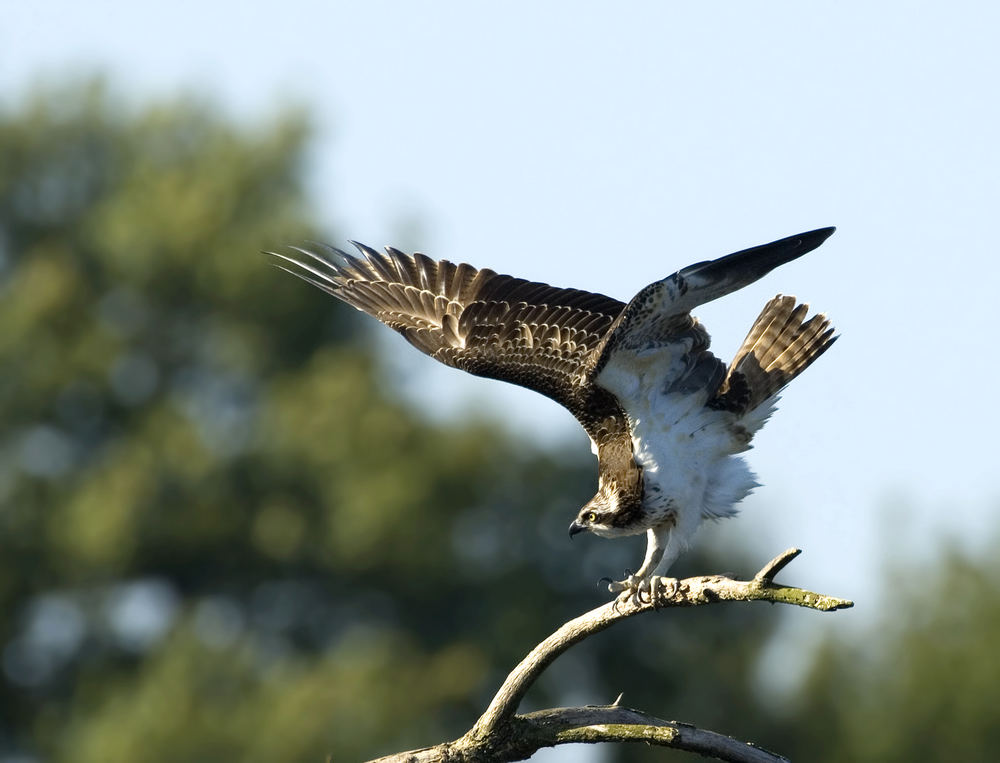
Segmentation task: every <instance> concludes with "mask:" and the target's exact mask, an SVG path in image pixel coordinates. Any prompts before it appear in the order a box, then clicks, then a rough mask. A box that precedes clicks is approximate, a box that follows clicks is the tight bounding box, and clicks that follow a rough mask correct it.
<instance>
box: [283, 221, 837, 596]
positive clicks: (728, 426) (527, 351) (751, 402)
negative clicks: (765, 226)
mask: <svg viewBox="0 0 1000 763" xmlns="http://www.w3.org/2000/svg"><path fill="white" fill-rule="evenodd" d="M833 231H834V229H833V228H822V229H819V230H815V231H810V232H808V233H801V234H799V235H797V236H791V237H789V238H784V239H781V240H779V241H774V242H772V243H770V244H764V245H763V246H758V247H754V248H752V249H746V250H744V251H741V252H736V253H735V254H730V255H727V256H725V257H721V258H719V259H716V260H711V261H707V262H699V263H696V264H694V265H689V266H688V267H686V268H683V269H681V270H679V271H677V272H676V273H674V274H673V275H670V276H667V277H666V278H664V279H663V280H661V281H656V282H655V283H652V284H650V285H649V286H647V287H645V288H644V289H642V290H641V291H640V292H639V293H638V294H637V295H636V296H635V297H633V298H632V299H631V300H630V301H629V302H628V303H627V304H626V303H624V302H620V301H618V300H616V299H613V298H611V297H606V296H604V295H603V294H593V293H590V292H587V291H581V290H579V289H563V288H557V287H554V286H549V285H547V284H542V283H534V282H531V281H526V280H524V279H522V278H514V277H512V276H508V275H499V274H497V273H495V272H494V271H492V270H489V269H477V268H474V267H472V266H471V265H466V264H461V265H455V264H453V263H451V262H448V261H447V260H440V261H435V260H432V259H430V258H429V257H426V256H425V255H423V254H419V253H417V254H413V255H408V254H404V253H403V252H400V251H398V250H396V249H393V248H391V247H390V248H387V249H386V251H385V253H384V254H383V253H380V252H377V251H375V250H374V249H371V248H369V247H367V246H364V245H363V244H357V243H355V244H354V246H355V247H356V248H357V250H358V252H359V256H354V255H350V254H347V253H346V252H343V251H340V250H339V249H335V248H332V247H326V246H316V247H313V248H298V247H296V248H292V249H290V250H288V251H287V252H283V253H279V252H271V253H270V254H272V255H273V256H274V257H276V258H277V264H278V265H279V267H282V268H283V269H285V270H287V271H289V272H290V273H293V274H294V275H296V276H298V277H300V278H303V279H304V280H306V281H308V282H309V283H311V284H313V285H314V286H317V287H319V288H320V289H322V290H323V291H325V292H327V293H329V294H331V295H333V296H334V297H337V298H338V299H340V300H342V301H344V302H346V303H348V304H349V305H352V306H353V307H355V308H357V309H358V310H362V311H364V312H366V313H369V314H370V315H373V316H374V317H376V318H378V319H379V320H380V321H382V322H383V323H385V324H386V325H387V326H389V327H390V328H392V329H395V330H396V331H398V332H399V333H400V334H402V335H403V336H404V337H406V339H407V341H409V342H410V344H412V345H413V346H414V347H416V348H417V349H419V350H421V351H422V352H425V353H426V354H428V355H430V356H431V357H433V358H437V359H438V360H440V361H441V362H442V363H445V364H447V365H449V366H453V367H455V368H461V369H463V370H465V371H468V372H469V373H472V374H476V375H477V376H486V377H490V378H493V379H500V380H502V381H507V382H511V383H514V384H519V385H521V386H523V387H527V388H529V389H533V390H535V391H537V392H541V393H542V394H543V395H546V396H548V397H550V398H552V399H553V400H555V401H556V402H558V403H560V404H561V405H563V406H565V407H566V408H567V409H568V410H569V411H570V412H571V413H572V414H573V415H574V416H575V417H576V418H577V420H578V421H579V422H580V423H581V424H582V425H583V428H584V429H585V430H586V432H587V434H588V436H589V437H590V440H591V443H592V447H593V450H594V452H595V453H596V455H597V458H598V491H597V494H596V495H595V496H594V497H593V498H592V499H591V500H590V501H588V502H587V504H586V505H585V506H584V507H583V508H582V509H581V510H580V512H579V513H578V515H577V517H576V519H574V520H573V523H572V524H571V525H570V535H571V536H572V535H575V534H576V533H579V532H584V531H590V532H593V533H595V534H596V535H599V536H602V537H615V536H619V535H635V534H638V533H643V532H645V533H646V534H647V541H648V542H647V550H646V556H645V559H644V560H643V563H642V565H641V566H640V568H639V570H638V571H637V572H636V573H635V574H634V575H630V576H628V577H627V578H626V579H625V580H621V581H617V582H613V583H612V584H611V586H610V588H611V590H612V591H622V592H624V594H623V595H628V596H633V597H639V596H641V595H648V596H653V595H662V590H660V591H658V586H661V587H662V584H663V579H662V578H660V577H659V576H658V574H659V573H663V572H665V571H666V570H667V569H668V568H669V566H670V565H671V564H672V563H673V562H674V560H675V559H676V558H677V556H678V555H679V554H680V553H681V552H682V551H683V550H684V549H685V548H687V546H688V545H689V543H690V541H691V539H692V537H693V536H694V533H695V531H696V530H697V528H698V526H699V525H700V524H701V522H702V521H703V520H704V519H706V518H718V517H728V516H732V515H733V514H735V513H736V511H737V509H736V504H737V503H738V502H739V501H741V500H742V499H743V498H745V497H746V496H747V495H748V494H749V493H750V491H751V490H752V489H753V488H754V487H755V486H756V485H757V483H756V481H755V479H754V475H753V474H752V473H751V472H750V469H749V468H748V466H747V465H746V462H745V461H744V460H743V458H741V457H740V456H739V455H738V454H740V453H741V452H743V451H745V450H746V449H747V448H749V446H750V441H751V439H752V438H753V436H754V434H755V433H756V432H757V431H758V430H759V429H760V428H761V427H762V426H763V425H764V422H765V421H766V420H767V418H768V417H769V416H770V415H771V413H773V411H774V408H775V403H776V402H777V399H778V394H779V393H780V391H781V389H782V388H783V387H784V386H785V385H786V384H788V382H790V381H791V380H792V379H794V378H795V377H796V376H798V375H799V374H800V373H802V371H803V370H805V369H806V368H807V367H808V366H809V365H810V364H811V363H812V362H813V361H814V360H816V358H818V357H819V356H820V355H821V354H823V352H825V351H826V350H827V349H828V348H829V347H830V345H831V344H832V343H833V342H834V340H835V339H836V337H835V336H834V331H833V328H832V327H831V326H830V323H829V321H828V320H827V318H826V317H825V316H823V315H813V316H812V317H811V318H807V317H806V316H807V314H808V311H809V308H808V306H807V305H803V304H798V303H797V301H796V299H795V298H794V297H788V296H781V295H779V296H777V297H775V298H774V299H772V300H771V301H770V302H768V303H767V304H766V305H765V306H764V309H763V310H762V311H761V313H760V315H759V316H758V317H757V320H756V321H754V323H753V325H752V326H751V328H750V332H749V334H748V335H747V338H746V340H745V341H744V342H743V345H742V346H741V347H740V349H739V350H738V351H737V353H736V357H735V358H734V360H733V361H732V363H730V364H729V365H728V366H727V365H726V364H725V363H723V362H722V361H721V360H719V359H718V358H716V357H715V356H714V355H712V353H711V352H709V349H708V347H709V335H708V332H707V331H705V329H704V328H703V327H702V325H701V324H700V323H699V322H698V321H697V319H695V318H694V317H693V316H692V315H691V311H692V310H693V309H694V308H696V307H698V306H699V305H702V304H704V303H706V302H709V301H711V300H714V299H717V298H719V297H722V296H724V295H726V294H729V293H730V292H733V291H736V290H737V289H740V288H742V287H744V286H747V285H748V284H750V283H752V282H754V281H756V280H758V279H759V278H762V277H763V276H765V275H766V274H767V273H769V272H770V271H771V270H773V269H774V268H776V267H778V266H779V265H783V264H784V263H786V262H790V261H791V260H794V259H796V258H797V257H801V256H802V255H803V254H806V253H807V252H809V251H812V250H813V249H815V248H816V247H818V246H819V245H820V244H822V243H823V242H824V241H825V240H826V239H827V238H828V237H829V236H830V235H831V234H832V233H833Z"/></svg>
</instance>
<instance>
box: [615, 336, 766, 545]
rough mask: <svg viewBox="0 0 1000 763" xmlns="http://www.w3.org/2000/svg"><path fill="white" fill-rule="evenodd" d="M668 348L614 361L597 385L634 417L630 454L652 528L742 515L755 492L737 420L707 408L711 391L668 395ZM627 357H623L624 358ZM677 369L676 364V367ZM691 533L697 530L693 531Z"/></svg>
mask: <svg viewBox="0 0 1000 763" xmlns="http://www.w3.org/2000/svg"><path fill="white" fill-rule="evenodd" d="M669 355H670V348H657V349H655V350H651V351H647V352H645V353H637V354H634V355H625V354H624V353H623V354H621V355H619V356H618V357H616V358H614V359H612V362H609V363H608V365H607V366H605V368H604V369H602V371H601V373H600V374H599V375H598V377H597V379H596V381H597V383H598V384H600V385H601V386H602V387H604V388H605V389H607V390H608V391H609V392H611V393H612V394H614V395H615V396H616V397H617V398H618V401H619V403H620V404H621V405H622V407H623V408H624V409H625V412H626V413H627V414H628V417H629V424H630V428H631V431H632V448H633V455H634V457H635V460H636V463H637V464H638V465H639V466H641V467H642V470H643V483H644V488H645V491H644V492H645V494H644V498H643V505H644V507H645V508H646V509H647V512H648V514H649V518H648V523H649V524H650V525H651V526H652V525H654V524H655V523H656V520H657V518H662V517H663V516H664V515H665V514H666V513H667V512H668V511H669V512H673V513H675V514H676V515H677V517H676V519H677V521H678V524H679V525H689V526H690V525H693V526H695V527H696V526H697V524H698V523H700V521H701V519H702V518H707V517H725V516H731V515H733V514H735V513H736V511H737V509H736V508H735V504H736V503H737V502H738V501H740V500H742V499H743V498H745V497H746V496H747V494H748V493H749V492H750V491H751V490H752V489H753V488H754V487H755V486H756V485H757V483H756V481H755V480H754V477H753V474H752V473H751V472H750V470H749V468H748V467H747V465H746V462H745V461H744V460H743V459H742V458H739V457H738V456H736V455H734V454H735V453H736V452H738V451H739V450H742V449H743V447H744V446H743V444H742V443H739V444H738V443H737V442H736V441H735V440H734V438H733V434H732V428H731V424H732V414H730V413H727V412H724V411H716V410H711V409H708V408H706V407H705V402H706V399H707V395H708V391H707V390H702V391H697V392H688V393H679V392H672V393H669V394H665V393H664V392H663V390H664V389H666V388H668V387H669V386H670V382H671V381H672V380H673V377H672V375H671V373H670V372H671V370H672V367H673V365H674V364H675V363H674V362H676V361H675V358H671V357H669ZM623 356H624V357H623ZM672 361H674V362H672ZM692 531H693V528H692Z"/></svg>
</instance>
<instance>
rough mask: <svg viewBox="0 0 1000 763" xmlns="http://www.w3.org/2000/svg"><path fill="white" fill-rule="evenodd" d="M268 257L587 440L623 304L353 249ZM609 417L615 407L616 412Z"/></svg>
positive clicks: (394, 253)
mask: <svg viewBox="0 0 1000 763" xmlns="http://www.w3.org/2000/svg"><path fill="white" fill-rule="evenodd" d="M355 246H356V247H357V249H358V251H359V252H360V256H352V255H349V254H347V253H345V252H342V251H340V250H339V249H334V248H332V247H326V246H313V247H309V248H294V249H291V250H289V251H287V252H283V253H278V252H271V253H270V254H272V255H273V256H275V257H277V258H279V263H278V264H279V267H282V268H284V269H285V270H288V271H289V272H290V273H293V274H294V275H296V276H299V277H300V278H303V279H305V280H306V281H308V282H309V283H311V284H313V285H314V286H317V287H319V288H320V289H322V290H323V291H325V292H327V293H329V294H332V295H333V296H334V297H337V298H338V299H340V300H342V301H344V302H346V303H347V304H349V305H352V306H353V307H355V308H357V309H358V310H362V311H364V312H366V313H368V314H370V315H373V316H374V317H376V318H378V319H379V320H380V321H382V322H383V323H384V324H386V325H387V326H389V327H390V328H392V329H394V330H396V331H398V332H399V333H400V334H402V335H403V336H404V337H406V339H407V341H409V342H410V344H412V345H413V346H414V347H416V348H417V349H419V350H421V351H422V352H425V353H426V354H428V355H430V356H431V357H432V358H437V359H438V360H440V361H441V362H442V363H445V364H447V365H449V366H453V367H455V368H461V369H462V370H464V371H468V372H469V373H472V374H476V375H477V376H485V377H489V378H492V379H500V380H502V381H507V382H511V383H513V384H518V385H520V386H522V387H527V388H528V389H533V390H535V391H536V392H541V393H542V394H543V395H546V396H548V397H550V398H552V399H553V400H556V401H557V402H559V403H560V404H562V405H563V406H565V407H566V408H568V409H569V410H570V412H571V413H573V414H574V416H576V417H577V419H579V420H580V421H581V422H582V423H583V424H584V427H585V428H586V429H587V430H588V433H590V434H591V435H592V436H593V434H594V432H593V431H592V430H593V429H594V428H595V427H598V426H601V424H600V423H599V422H597V421H594V420H592V419H593V416H592V415H591V413H592V411H591V412H590V413H588V411H589V410H590V409H591V408H592V407H593V406H592V403H593V401H591V400H590V399H589V395H590V394H591V392H590V391H589V386H590V385H589V376H590V372H591V370H592V369H593V366H594V363H595V362H596V359H597V355H596V348H598V347H599V346H600V345H601V343H602V341H603V340H604V338H605V334H606V333H607V331H608V329H609V327H610V326H611V325H612V323H613V322H614V321H615V319H616V318H617V317H618V315H619V314H620V313H621V312H622V310H623V309H624V307H625V305H624V303H622V302H620V301H618V300H616V299H612V298H611V297H606V296H604V295H603V294H594V293H591V292H586V291H581V290H579V289H562V288H558V287H554V286H549V285H547V284H543V283H534V282H531V281H526V280H524V279H522V278H514V277H512V276H508V275H500V274H497V273H495V272H494V271H492V270H489V269H477V268H474V267H472V266H471V265H466V264H461V265H456V264H454V263H451V262H448V261H447V260H439V261H435V260H432V259H430V258H429V257H426V256H424V255H422V254H419V253H417V254H413V255H409V254H404V253H403V252H400V251H398V250H396V249H392V248H387V249H386V253H385V254H382V253H381V252H377V251H375V250H374V249H371V248H369V247H367V246H364V245H361V244H355ZM612 407H615V406H612Z"/></svg>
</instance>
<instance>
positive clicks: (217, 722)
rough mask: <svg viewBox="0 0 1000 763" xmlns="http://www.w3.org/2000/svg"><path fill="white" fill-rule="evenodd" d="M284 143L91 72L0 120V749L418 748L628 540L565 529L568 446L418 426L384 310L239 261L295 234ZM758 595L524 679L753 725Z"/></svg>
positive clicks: (585, 494)
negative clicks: (390, 379) (377, 346)
mask: <svg viewBox="0 0 1000 763" xmlns="http://www.w3.org/2000/svg"><path fill="white" fill-rule="evenodd" d="M308 136H309V129H308V120H307V119H306V118H305V117H304V115H302V114H297V113H287V114H284V115H283V116H281V117H280V118H279V119H277V120H276V121H274V122H273V123H271V124H267V125H263V126H257V127H247V126H240V125H236V124H234V123H232V122H231V121H229V120H227V119H226V118H225V117H223V116H222V115H220V114H219V113H218V112H217V111H216V110H214V109H213V108H211V107H210V106H208V105H206V104H205V103H202V102H199V101H197V100H193V99H180V100H177V101H172V102H164V103H160V104H153V105H150V106H146V107H143V108H139V109H137V108H134V107H131V106H127V105H125V104H121V103H118V102H116V101H115V98H114V97H113V96H112V95H109V93H108V91H107V89H106V88H105V87H103V86H102V85H100V84H88V85H80V84H76V85H74V86H71V87H65V88H63V89H58V90H52V89H49V90H46V91H44V92H42V93H39V94H37V95H35V96H33V97H32V98H31V99H30V100H28V101H27V102H25V103H22V104H17V105H16V106H10V105H8V107H7V109H6V110H4V111H3V112H2V113H0V157H2V158H3V160H2V162H0V295H2V296H0V325H2V326H3V330H2V331H0V366H2V368H3V369H4V370H3V374H2V375H0V421H2V422H3V430H2V432H0V454H2V458H0V652H2V672H0V755H4V754H6V755H12V756H31V757H37V758H41V759H46V760H55V761H61V760H63V761H101V762H102V763H107V762H108V761H137V760H141V761H175V760H189V761H197V760H206V761H208V760H211V761H216V760H247V761H252V760H260V761H273V760H283V761H298V760H303V761H305V760H309V761H315V760H322V759H324V757H325V756H326V755H327V754H332V757H333V759H334V760H338V761H340V760H355V759H359V758H362V757H365V756H373V755H375V754H380V753H389V752H393V751H396V750H400V749H406V748H411V747H414V746H417V745H420V744H424V743H434V742H438V741H442V740H443V739H445V738H450V737H453V736H456V735H458V734H460V733H462V732H463V731H464V730H465V729H466V728H467V727H468V726H469V725H470V724H471V723H472V721H473V720H474V719H475V718H476V716H477V715H478V713H479V712H480V711H481V710H482V709H483V707H484V706H485V703H486V701H487V700H488V698H489V697H490V696H491V694H492V692H493V691H494V690H495V689H496V687H497V686H498V685H499V682H500V680H501V678H502V676H503V675H505V674H506V672H507V670H508V669H509V668H510V667H512V666H513V665H514V664H515V663H516V661H517V660H519V659H520V658H521V656H523V654H524V653H525V652H527V651H528V650H529V649H530V648H531V647H532V646H533V645H534V644H535V643H536V642H537V641H538V640H539V639H540V638H542V637H543V636H545V635H546V634H547V633H548V632H550V631H551V630H552V629H554V628H555V627H556V626H558V625H559V624H560V623H562V622H563V621H564V620H566V619H568V618H569V617H571V616H574V615H576V614H578V613H579V612H581V611H583V610H584V609H586V608H589V607H590V606H594V605H596V604H597V603H599V601H601V600H602V599H603V597H604V595H605V594H602V593H601V591H600V590H599V589H598V587H597V586H596V581H597V579H598V578H599V577H600V576H601V575H605V574H617V573H618V572H620V571H621V570H622V569H623V568H624V567H626V566H627V565H628V564H630V563H634V562H635V560H636V559H638V558H641V553H642V549H641V546H642V542H643V541H642V539H641V538H639V539H637V540H636V542H635V543H634V544H632V545H630V544H628V543H624V542H619V543H606V542H602V541H600V540H597V539H587V540H585V541H583V542H582V543H576V544H574V546H572V547H571V546H569V543H568V541H567V540H566V536H565V525H566V524H567V521H568V518H570V517H572V516H573V514H574V513H575V511H576V509H577V508H578V507H579V505H581V504H582V502H583V501H585V500H586V499H587V498H589V496H590V495H591V494H592V493H593V489H594V485H593V482H594V469H593V465H592V464H591V463H589V459H588V460H586V461H585V460H583V459H585V458H588V457H587V455H586V452H585V449H584V448H581V452H580V459H581V460H580V461H573V460H567V459H566V458H560V457H557V456H555V455H554V454H551V453H546V452H543V451H540V450H539V449H537V448H535V447H531V446H528V445H525V444H524V443H517V444H515V443H513V442H512V441H511V440H510V439H509V438H508V437H507V436H505V435H503V434H500V433H499V432H498V429H497V428H496V427H494V426H491V425H490V423H489V422H487V421H482V420H481V421H476V422H469V423H467V424H464V425H462V426H444V425H441V424H435V423H432V422H428V421H426V420H423V419H421V418H420V417H419V416H418V415H416V414H415V413H414V412H413V411H412V410H410V409H408V408H407V407H406V406H404V405H403V404H402V403H401V402H399V400H398V399H397V398H396V397H395V396H394V395H393V394H392V391H391V385H389V386H387V385H385V384H382V383H380V381H379V380H380V379H381V378H382V377H383V371H382V370H380V369H379V367H378V360H377V358H376V357H374V356H373V354H372V350H371V348H370V346H369V345H368V343H366V342H364V341H359V339H362V338H364V337H366V336H367V334H366V332H367V331H368V330H369V329H370V328H378V327H372V326H367V325H364V324H363V321H361V320H359V319H358V318H357V316H356V314H355V313H354V312H353V311H351V310H349V309H346V308H343V307H342V306H341V305H339V304H336V303H335V301H334V300H330V299H329V298H327V297H325V296H324V295H322V294H320V293H319V292H317V291H316V290H314V289H311V288H309V287H308V286H305V285H304V284H302V283H301V282H298V281H297V280H296V279H293V278H291V277H290V276H287V275H285V274H283V273H280V272H279V271H277V270H275V269H273V268H270V267H268V266H267V265H266V262H265V260H264V258H263V257H260V256H258V255H257V254H256V253H257V252H258V251H259V250H261V249H264V248H273V247H277V246H281V245H282V244H284V243H286V242H289V241H298V240H302V239H307V238H318V237H320V236H319V235H318V229H319V226H318V225H317V224H316V222H315V215H314V214H313V213H312V211H311V209H310V206H309V203H308V199H307V197H306V194H305V191H304V175H305V166H304V165H305V161H306V148H307V145H308ZM397 341H399V342H400V343H402V339H397ZM400 346H401V347H402V346H403V345H402V344H400ZM413 355H414V361H415V362H431V361H426V360H418V359H417V354H416V353H415V352H414V353H413ZM398 381H400V380H397V382H398ZM760 561H762V560H753V561H752V562H747V563H746V568H747V569H755V568H756V566H757V565H758V563H759V562H760ZM722 566H723V565H720V564H718V563H716V564H712V563H708V562H706V561H704V560H703V559H698V558H691V559H688V560H686V568H687V569H690V570H701V571H703V570H704V569H706V568H707V569H719V568H721V567H722ZM724 566H725V568H726V569H732V568H733V567H734V564H733V560H732V559H729V560H728V561H727V562H726V563H725V565H724ZM681 572H684V568H683V567H682V569H681ZM773 619H774V618H773V614H771V613H769V612H768V611H767V610H766V609H765V608H744V607H719V608H712V609H711V610H710V611H704V612H690V613H688V612H685V613H676V614H672V615H671V616H670V617H669V618H668V617H666V616H665V617H663V618H661V619H660V620H659V621H656V622H654V621H652V620H651V619H648V618H644V619H643V621H642V622H639V621H635V622H632V623H628V624H625V625H622V626H620V627H619V628H616V629H615V630H614V632H609V633H607V634H602V635H601V636H600V637H598V638H595V639H591V640H590V641H591V642H592V643H589V642H588V643H586V644H584V645H581V647H579V648H577V649H575V650H573V652H572V653H571V654H570V655H567V656H566V657H564V658H563V659H562V660H560V661H559V662H558V663H557V664H556V665H554V666H553V668H552V669H551V670H550V672H549V674H548V675H547V676H546V677H545V679H543V681H542V682H541V684H540V686H539V687H538V688H537V689H536V690H534V691H533V693H532V695H530V696H529V698H528V699H529V702H530V703H531V705H532V706H534V707H540V706H545V705H551V704H557V703H560V702H562V703H565V702H568V701H573V702H577V703H586V702H602V701H610V700H612V699H613V698H614V697H615V695H616V694H617V693H618V692H619V691H625V692H626V700H627V702H629V703H630V704H632V705H634V706H636V707H642V708H644V709H646V710H649V711H650V712H653V713H655V714H657V715H661V716H663V717H677V718H679V719H682V720H685V721H690V722H694V723H699V724H703V725H706V726H708V727H711V728H714V729H717V730H720V731H724V732H727V733H733V734H737V735H741V734H742V735H745V736H747V738H751V739H753V738H755V736H754V729H753V728H748V726H749V721H748V720H747V719H748V715H747V713H746V712H745V708H746V707H748V706H750V705H751V704H752V703H753V690H752V682H751V680H750V677H749V676H750V675H751V670H750V666H752V663H753V660H754V658H755V655H756V654H757V651H758V650H759V648H760V645H761V644H762V642H763V641H764V639H765V638H766V636H767V634H768V632H769V630H770V629H771V627H772V623H773ZM616 754H618V755H620V756H621V757H622V759H639V758H641V757H643V752H642V751H641V750H638V749H632V750H623V751H620V752H619V753H616ZM681 757H684V756H679V757H678V759H680V758H681ZM657 759H658V760H663V759H664V756H663V754H662V751H658V752H657ZM668 759H669V756H668Z"/></svg>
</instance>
